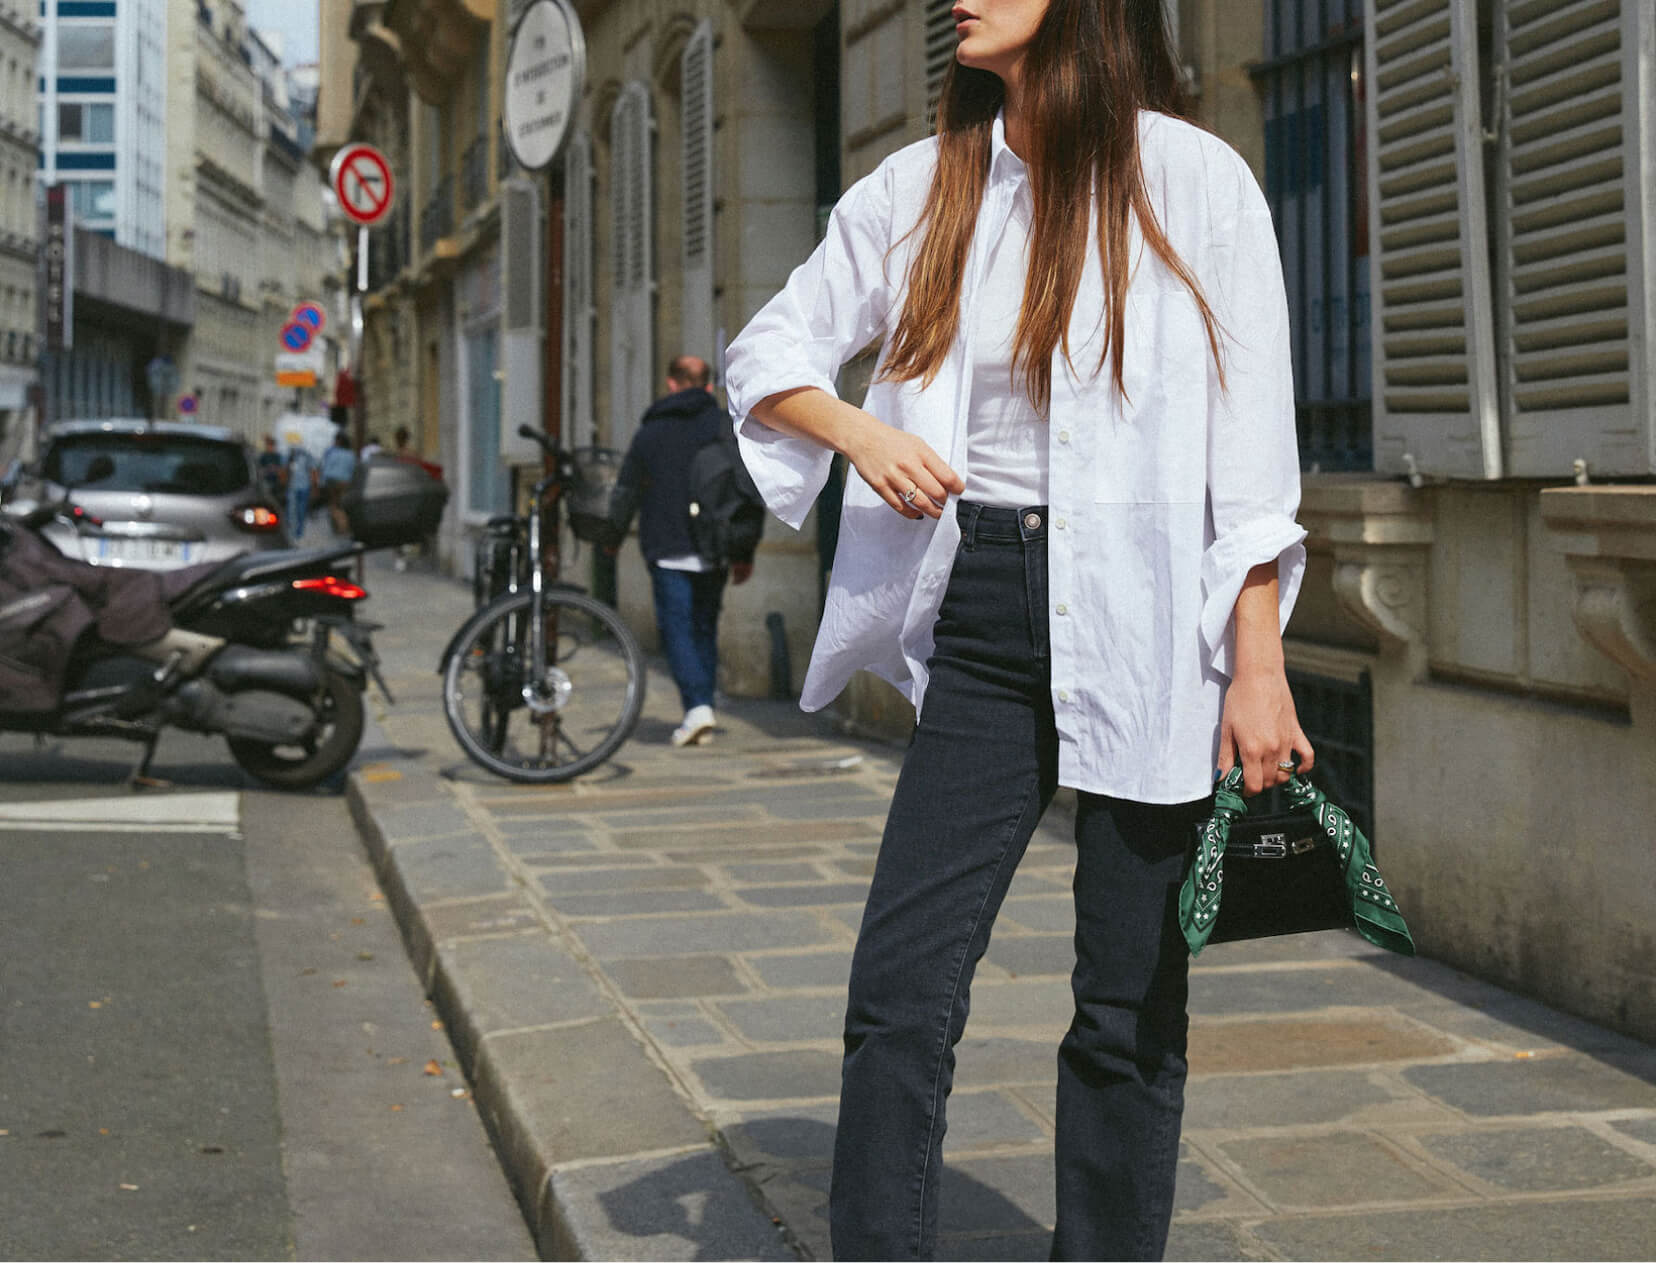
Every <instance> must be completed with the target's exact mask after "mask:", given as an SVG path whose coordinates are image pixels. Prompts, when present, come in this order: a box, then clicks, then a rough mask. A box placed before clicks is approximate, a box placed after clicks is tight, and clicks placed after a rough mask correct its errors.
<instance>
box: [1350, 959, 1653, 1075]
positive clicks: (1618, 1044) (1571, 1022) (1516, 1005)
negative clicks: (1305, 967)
mask: <svg viewBox="0 0 1656 1263" xmlns="http://www.w3.org/2000/svg"><path fill="white" fill-rule="evenodd" d="M1363 962H1364V964H1367V965H1370V966H1373V967H1374V968H1376V969H1381V970H1384V971H1385V972H1386V973H1388V974H1391V975H1392V976H1393V977H1396V978H1399V979H1401V980H1403V981H1404V982H1407V983H1410V984H1411V985H1413V986H1416V987H1420V988H1422V989H1423V990H1426V991H1430V992H1432V993H1433V994H1434V995H1437V996H1440V997H1442V999H1443V1001H1444V1002H1445V1003H1446V1004H1452V1005H1456V1006H1460V1007H1461V1008H1463V1009H1464V1010H1467V1011H1470V1012H1471V1013H1472V1014H1475V1015H1477V1016H1478V1018H1480V1019H1481V1020H1483V1021H1485V1022H1487V1023H1488V1024H1490V1025H1491V1026H1492V1027H1494V1028H1496V1029H1499V1028H1501V1027H1505V1028H1510V1029H1511V1031H1513V1032H1523V1033H1525V1034H1528V1035H1532V1036H1534V1037H1535V1038H1536V1039H1538V1040H1540V1041H1542V1042H1550V1043H1555V1044H1557V1045H1559V1046H1560V1047H1563V1048H1567V1049H1569V1050H1571V1051H1572V1052H1578V1053H1581V1054H1582V1055H1583V1056H1587V1057H1591V1058H1593V1059H1594V1060H1596V1061H1599V1062H1603V1063H1604V1064H1606V1065H1609V1066H1613V1067H1614V1068H1615V1069H1617V1070H1620V1071H1622V1072H1623V1073H1625V1074H1630V1075H1633V1076H1635V1077H1636V1078H1639V1079H1643V1080H1644V1081H1645V1082H1646V1083H1652V1084H1656V1047H1653V1046H1652V1045H1650V1044H1647V1043H1644V1042H1643V1041H1641V1040H1639V1039H1636V1038H1634V1037H1633V1036H1631V1035H1623V1034H1621V1033H1619V1032H1617V1031H1615V1030H1612V1029H1611V1028H1609V1027H1607V1026H1601V1025H1599V1024H1598V1023H1596V1022H1592V1021H1589V1020H1588V1019H1586V1018H1583V1017H1577V1016H1575V1015H1574V1014H1571V1013H1566V1012H1563V1011H1562V1010H1560V1009H1555V1008H1551V1007H1549V1006H1548V1005H1546V1004H1545V1003H1543V1002H1542V1001H1540V1000H1534V999H1531V998H1529V997H1528V996H1523V995H1517V994H1515V993H1513V992H1510V991H1505V990H1503V989H1502V987H1501V985H1500V984H1499V983H1495V982H1486V981H1484V980H1482V979H1480V978H1477V977H1474V976H1473V975H1471V974H1467V973H1463V972H1461V971H1460V970H1458V969H1456V968H1454V967H1453V966H1451V965H1446V964H1443V963H1442V962H1440V961H1435V960H1428V959H1426V958H1425V957H1415V958H1413V959H1408V958H1404V957H1399V956H1394V955H1392V954H1391V953H1389V952H1380V953H1378V954H1375V955H1368V956H1364V957H1363Z"/></svg>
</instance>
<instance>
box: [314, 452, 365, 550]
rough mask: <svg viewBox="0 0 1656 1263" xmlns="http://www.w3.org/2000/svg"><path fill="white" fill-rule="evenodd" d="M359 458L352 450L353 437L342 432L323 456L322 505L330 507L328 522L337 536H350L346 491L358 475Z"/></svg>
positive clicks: (321, 475)
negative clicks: (345, 502) (346, 515)
mask: <svg viewBox="0 0 1656 1263" xmlns="http://www.w3.org/2000/svg"><path fill="white" fill-rule="evenodd" d="M356 463H357V456H356V453H355V452H353V451H352V450H351V436H350V435H348V434H346V433H345V431H344V430H341V431H340V432H339V433H338V434H336V435H334V441H333V446H332V447H330V448H329V449H328V450H327V451H326V452H324V453H323V454H322V470H321V474H320V477H321V482H322V503H324V504H325V505H327V506H328V521H329V522H330V524H331V525H332V526H333V529H334V534H335V535H349V534H350V533H351V528H350V525H349V524H348V523H347V522H346V521H345V505H344V503H343V501H344V497H345V489H346V488H347V487H349V486H350V485H351V475H352V474H354V473H356Z"/></svg>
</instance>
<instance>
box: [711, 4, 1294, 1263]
mask: <svg viewBox="0 0 1656 1263" xmlns="http://www.w3.org/2000/svg"><path fill="white" fill-rule="evenodd" d="M968 8H969V9H970V12H967V11H966V10H967V9H968ZM955 14H956V18H957V25H956V34H957V39H958V45H957V49H956V60H955V62H954V64H952V65H951V66H950V67H949V71H948V74H947V77H946V78H945V81H944V86H943V95H942V101H941V104H940V106H939V112H938V135H937V136H936V137H935V138H934V139H931V140H927V141H923V142H921V143H919V144H917V145H911V146H909V147H908V148H906V149H903V150H901V151H899V152H898V153H896V154H894V155H892V156H891V157H890V158H888V159H887V160H886V161H885V162H884V163H882V164H881V166H880V167H879V168H878V169H877V170H876V171H875V172H874V173H873V174H872V175H870V176H869V177H867V178H866V179H864V180H861V181H859V182H858V183H857V184H856V185H855V186H853V187H852V188H851V189H850V190H849V191H848V192H847V193H846V194H845V196H844V197H843V198H842V199H841V200H840V203H839V205H838V206H837V207H836V208H835V210H834V212H833V216H832V218H831V220H830V223H829V226H828V231H827V234H826V237H825V239H824V240H823V242H822V244H821V245H820V246H818V248H817V250H816V252H815V253H814V254H813V255H812V257H811V259H810V260H809V262H807V263H806V264H804V265H803V266H802V267H800V268H799V269H798V270H797V271H796V272H795V273H794V274H793V276H792V278H791V279H790V280H789V282H788V284H787V286H786V288H785V289H784V290H783V291H782V292H781V293H780V294H778V295H777V296H776V297H775V298H774V299H773V300H772V301H771V302H770V303H769V304H767V305H766V306H765V307H764V309H763V310H761V311H760V313H759V314H758V315H757V316H756V317H755V318H754V319H753V321H752V323H751V324H750V325H749V326H748V327H747V329H746V330H745V331H744V332H743V333H742V334H741V335H740V336H739V337H738V338H737V340H736V342H735V343H734V345H732V346H731V348H730V351H729V356H728V366H727V371H726V376H727V382H726V384H727V387H728V390H729V392H730V399H731V408H732V411H733V413H734V414H735V415H736V417H737V418H738V419H739V436H740V440H741V444H742V454H743V457H744V458H745V460H746V463H747V467H748V469H749V470H750V472H751V473H752V474H753V477H754V479H755V481H756V482H757V483H758V484H759V486H760V488H761V489H762V490H763V491H764V492H765V495H766V498H767V500H768V501H769V502H770V504H771V506H772V508H773V509H774V510H775V511H776V513H777V514H778V515H779V516H780V517H781V518H782V519H783V520H784V521H787V522H789V523H791V524H792V525H794V526H795V527H797V526H798V525H799V524H800V523H801V521H802V520H803V518H804V517H805V514H806V513H807V512H808V510H809V509H810V507H811V503H812V501H813V499H814V498H815V496H816V495H817V493H818V491H819V490H820V488H821V487H822V486H823V483H824V481H825V479H826V477H827V474H828V467H829V464H830V461H831V459H832V457H833V454H834V452H836V451H837V452H839V453H842V454H844V455H845V456H846V457H847V458H848V459H849V461H850V463H851V465H852V467H853V468H855V470H856V472H857V474H858V475H859V476H860V477H859V478H858V479H853V480H850V484H851V485H849V486H848V487H847V489H846V495H845V505H844V510H843V516H842V520H841V534H840V542H839V550H838V554H837V556H836V558H835V565H834V570H833V581H832V586H831V588H830V590H829V594H828V599H827V607H826V610H825V611H824V614H823V618H822V623H821V628H820V631H819V634H818V639H817V647H816V652H815V655H814V657H813V660H812V664H811V670H810V674H809V677H808V678H807V680H806V683H805V692H804V697H803V698H802V705H804V706H805V707H806V708H807V709H816V708H818V707H820V706H823V705H825V704H826V703H827V702H829V701H831V700H832V699H833V698H834V697H835V695H837V694H838V693H839V691H840V689H841V688H842V687H843V686H844V684H845V683H846V682H847V680H848V679H849V678H850V676H851V674H852V672H853V671H855V670H856V669H858V668H870V669H872V670H873V671H875V672H877V673H878V674H880V675H882V676H884V677H885V678H886V679H888V680H890V681H891V682H892V683H894V684H896V685H897V686H898V687H900V688H902V689H903V690H904V691H905V692H906V693H907V695H908V696H909V697H910V699H911V700H912V701H913V702H914V703H915V705H916V707H917V709H918V712H919V723H918V727H917V729H916V731H915V735H914V739H913V742H912V744H911V745H910V747H909V750H908V752H907V754H906V756H905V758H904V762H903V769H902V774H901V776H900V777H899V780H898V784H897V788H896V792H895V795H894V798H893V801H892V805H891V810H890V814H889V816H888V819H887V823H886V831H885V837H884V841H883V842H882V844H881V847H880V853H879V858H878V861H877V863H876V868H875V873H874V878H873V882H872V885H871V888H870V891H869V896H868V905H867V908H866V910H865V912H864V916H863V921H862V928H861V931H860V934H859V936H858V941H857V947H856V951H855V954H854V958H853V963H852V973H851V986H850V996H849V1002H848V1005H847V1011H846V1017H845V1029H844V1043H845V1059H844V1066H843V1079H842V1090H841V1099H840V1114H839V1127H838V1131H837V1134H836V1140H835V1152H834V1167H833V1176H832V1185H831V1194H830V1201H829V1219H830V1226H831V1231H832V1236H833V1246H834V1254H835V1257H836V1258H842V1259H851V1258H879V1259H896V1258H929V1257H931V1254H932V1252H933V1250H934V1247H935V1242H936V1234H937V1205H938V1188H939V1173H940V1170H941V1166H942V1142H943V1132H944V1106H945V1100H946V1098H947V1096H948V1093H949V1089H950V1085H951V1082H952V1078H953V1073H954V1052H953V1048H954V1045H955V1043H956V1041H958V1040H959V1038H960V1036H961V1033H962V1031H963V1030H964V1027H965V1022H966V1014H967V1009H968V991H969V987H970V984H971V978H972V973H973V970H974V968H975V966H976V964H977V962H978V961H979V960H980V959H981V958H982V956H983V954H984V951H985V950H986V948H987V947H988V943H989V933H990V928H991V926H992V924H993V922H994V919H995V915H996V913H997V912H998V910H999V908H1000V905H1001V901H1002V899H1003V898H1004V896H1005V894H1006V890H1007V886H1008V884H1009V883H1010V882H1011V880H1012V874H1013V870H1014V869H1015V868H1016V866H1017V864H1018V861H1019V860H1020V859H1021V857H1022V855H1023V852H1024V848H1025V846H1026V844H1027V843H1028V841H1029V838H1030V835H1031V833H1032V832H1033V831H1034V829H1035V827H1036V825H1037V823H1038V822H1039V820H1040V817H1041V814H1042V812H1043V811H1044V810H1045V808H1046V806H1047V804H1048V803H1049V802H1050V800H1051V798H1052V796H1053V793H1054V791H1055V790H1056V788H1057V787H1058V786H1060V785H1064V786H1069V787H1072V788H1073V789H1075V790H1076V791H1078V809H1077V816H1076V826H1075V831H1076V872H1075V915H1076V932H1075V947H1076V953H1077V958H1076V965H1075V969H1074V973H1073V975H1072V987H1073V991H1074V1016H1073V1020H1072V1023H1071V1025H1070V1028H1069V1032H1068V1034H1067V1035H1066V1036H1065V1037H1064V1040H1063V1042H1062V1045H1061V1047H1060V1049H1059V1054H1058V1090H1057V1110H1056V1118H1057V1140H1056V1162H1057V1230H1056V1233H1055V1236H1054V1240H1053V1244H1052V1257H1053V1258H1057V1259H1074V1258H1087V1259H1139V1258H1157V1257H1160V1255H1161V1253H1162V1251H1163V1249H1164V1248H1165V1244H1166V1239H1167V1231H1168V1224H1169V1220H1170V1218H1171V1215H1172V1207H1173V1181H1174V1169H1175V1166H1176V1164H1177V1161H1178V1151H1179V1128H1180V1118H1181V1114H1182V1110H1183V1101H1184V1082H1185V1077H1186V1060H1185V1053H1186V1033H1187V1026H1188V1022H1187V1018H1186V995H1187V970H1188V960H1189V957H1188V951H1187V948H1186V945H1185V942H1184V938H1183V935H1182V934H1181V933H1180V930H1179V924H1178V915H1177V907H1178V890H1179V885H1180V882H1181V880H1182V877H1183V874H1184V871H1185V868H1186V866H1187V864H1188V862H1189V853H1190V849H1191V844H1192V841H1193V834H1194V828H1195V826H1196V824H1197V823H1198V822H1199V821H1201V820H1203V819H1204V818H1205V817H1206V816H1207V815H1208V814H1209V811H1210V809H1211V790H1212V784H1213V780H1214V769H1215V767H1218V768H1221V769H1225V770H1228V769H1229V768H1230V767H1231V766H1232V765H1233V764H1234V763H1236V762H1237V761H1238V760H1240V761H1241V763H1242V764H1243V766H1244V769H1245V776H1246V788H1247V790H1248V792H1250V793H1257V792H1258V791H1259V790H1261V789H1262V788H1265V787H1267V786H1271V785H1275V784H1280V783H1282V782H1283V781H1285V780H1286V779H1287V777H1288V773H1289V771H1290V770H1291V769H1292V768H1293V766H1294V763H1295V760H1296V759H1297V760H1298V762H1299V765H1300V767H1301V768H1302V769H1304V768H1309V767H1310V766H1311V763H1312V757H1313V755H1312V750H1311V746H1310V743H1309V742H1308V741H1307V740H1306V737H1305V734H1304V732H1303V731H1302V730H1301V729H1300V725H1299V722H1298V719H1297V717H1296V715H1295V710H1294V702H1293V698H1292V697H1291V695H1290V693H1289V690H1288V683H1287V679H1286V675H1285V672H1284V667H1283V651H1282V643H1281V627H1282V626H1283V624H1285V623H1286V621H1287V618H1288V614H1289V612H1290V610H1291V608H1292V606H1293V603H1294V599H1295V596H1296V595H1297V592H1298V588H1299V584H1300V579H1301V574H1302V571H1303V569H1304V558H1305V553H1304V547H1303V545H1302V542H1301V541H1302V540H1303V539H1304V536H1305V532H1304V531H1303V530H1302V529H1301V528H1300V527H1299V526H1298V525H1297V524H1296V523H1295V521H1294V514H1295V512H1296V510H1297V508H1298V503H1299V473H1298V470H1299V464H1298V457H1297V453H1296V450H1295V424H1294V389H1293V379H1292V368H1291V358H1290V345H1289V338H1288V312H1287V303H1286V296H1285V290H1284V286H1283V279H1282V270H1281V264H1280V261H1279V256H1278V253H1277V242H1276V237H1275V234H1274V231H1273V228H1272V224H1271V217H1270V213H1269V211H1268V209H1267V205H1266V202H1265V199H1264V197H1263V195H1262V194H1261V192H1260V189H1259V186H1258V184H1257V183H1256V182H1255V180H1254V178H1253V175H1252V173H1251V172H1250V171H1249V169H1248V167H1247V165H1246V163H1245V162H1244V161H1243V159H1242V158H1241V157H1240V156H1238V155H1237V154H1236V153H1235V152H1234V151H1233V150H1232V149H1230V148H1229V147H1228V146H1227V145H1226V144H1224V143H1223V142H1222V141H1221V140H1219V139H1218V138H1216V137H1214V136H1212V135H1210V134H1208V133H1207V132H1204V131H1202V130H1200V129H1199V128H1197V127H1196V126H1194V125H1192V124H1191V123H1189V122H1188V121H1186V119H1185V115H1186V102H1185V100H1184V94H1183V91H1182V88H1181V80H1180V71H1179V66H1178V64H1177V62H1176V60H1175V58H1174V56H1173V52H1172V46H1171V43H1170V40H1169V38H1168V35H1167V31H1166V26H1165V16H1164V12H1163V7H1162V3H1161V0H973V3H971V4H970V5H969V6H960V7H957V9H956V10H955ZM874 341H879V342H880V343H881V344H882V349H881V352H880V360H879V365H878V368H877V370H876V373H875V384H874V385H873V387H872V388H871V389H870V390H869V392H868V395H867V398H866V400H865V402H864V406H863V407H862V408H857V407H853V406H852V405H850V404H848V403H844V402H842V401H840V400H839V399H838V398H836V397H835V395H834V393H833V389H834V388H833V383H834V380H835V376H836V374H837V373H838V371H839V368H840V366H841V365H842V364H843V363H845V361H847V360H848V359H850V358H851V357H852V356H854V355H856V354H857V353H858V352H859V351H861V350H862V349H863V348H864V347H865V346H867V345H869V343H871V342H874Z"/></svg>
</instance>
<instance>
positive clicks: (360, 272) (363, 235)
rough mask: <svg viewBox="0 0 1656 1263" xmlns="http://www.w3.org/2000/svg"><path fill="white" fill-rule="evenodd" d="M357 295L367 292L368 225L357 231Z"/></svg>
mask: <svg viewBox="0 0 1656 1263" xmlns="http://www.w3.org/2000/svg"><path fill="white" fill-rule="evenodd" d="M356 287H357V293H359V294H366V293H367V292H368V225H366V224H364V225H363V226H362V227H360V228H358V229H357V285H356Z"/></svg>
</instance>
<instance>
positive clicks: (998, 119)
mask: <svg viewBox="0 0 1656 1263" xmlns="http://www.w3.org/2000/svg"><path fill="white" fill-rule="evenodd" d="M998 180H1012V181H1015V182H1017V183H1021V184H1023V185H1025V186H1027V185H1028V184H1029V167H1028V166H1027V165H1026V164H1025V162H1024V160H1023V159H1022V158H1020V157H1018V155H1017V154H1015V153H1013V152H1012V147H1011V146H1010V145H1008V144H1007V143H1006V111H1005V110H1004V109H1003V110H998V111H996V113H995V126H994V128H993V129H992V130H991V131H990V133H989V182H990V183H991V184H993V183H995V182H997V181H998Z"/></svg>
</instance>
